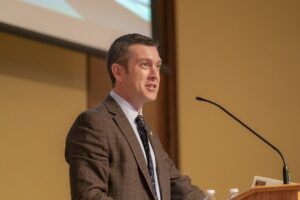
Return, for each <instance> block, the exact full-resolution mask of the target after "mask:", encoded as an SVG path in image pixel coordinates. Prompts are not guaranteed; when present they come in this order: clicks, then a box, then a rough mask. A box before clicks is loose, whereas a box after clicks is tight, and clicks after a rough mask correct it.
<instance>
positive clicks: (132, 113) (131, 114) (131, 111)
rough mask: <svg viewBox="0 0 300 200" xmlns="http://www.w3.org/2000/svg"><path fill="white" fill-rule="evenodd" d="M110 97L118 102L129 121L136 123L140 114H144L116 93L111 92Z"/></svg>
mask: <svg viewBox="0 0 300 200" xmlns="http://www.w3.org/2000/svg"><path fill="white" fill-rule="evenodd" d="M110 96H111V97H112V98H113V99H114V100H116V102H117V103H118V104H119V106H120V107H121V109H122V110H123V112H124V113H125V115H126V117H127V118H128V119H129V121H134V120H135V118H136V117H137V116H138V115H139V114H142V113H139V112H138V111H137V110H136V109H135V108H134V107H133V106H132V105H131V104H130V103H129V102H128V101H126V100H125V99H124V98H122V97H121V96H120V95H118V94H117V93H116V92H115V91H113V90H112V91H110Z"/></svg>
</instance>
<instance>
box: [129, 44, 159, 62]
mask: <svg viewBox="0 0 300 200" xmlns="http://www.w3.org/2000/svg"><path fill="white" fill-rule="evenodd" d="M128 50H129V51H128V53H129V56H130V58H141V59H143V58H145V59H154V60H161V58H160V56H159V53H158V50H157V47H156V46H147V45H142V44H134V45H131V46H129V48H128Z"/></svg>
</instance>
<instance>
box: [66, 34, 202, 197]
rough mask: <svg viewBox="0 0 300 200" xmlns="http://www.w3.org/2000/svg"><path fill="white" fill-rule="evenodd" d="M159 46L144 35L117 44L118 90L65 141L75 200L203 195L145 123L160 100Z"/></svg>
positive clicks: (111, 60) (111, 66)
mask: <svg viewBox="0 0 300 200" xmlns="http://www.w3.org/2000/svg"><path fill="white" fill-rule="evenodd" d="M157 47H158V43H157V42H156V41H154V40H153V39H151V38H148V37H146V36H142V35H139V34H128V35H124V36H121V37H120V38H118V39H116V40H115V41H114V42H113V44H112V45H111V47H110V49H109V51H108V55H107V67H108V71H109V74H110V77H111V80H112V84H113V90H112V91H111V92H110V95H108V97H107V98H106V99H105V100H104V102H103V103H102V104H100V105H99V106H98V107H96V108H94V109H91V110H88V111H85V112H83V113H81V114H80V115H79V117H78V118H77V119H76V121H75V122H74V124H73V126H72V127H71V129H70V131H69V134H68V136H67V140H66V151H65V157H66V160H67V162H68V163H69V165H70V184H71V194H72V199H73V200H79V199H81V200H108V199H114V200H121V199H122V200H154V199H157V200H170V199H173V200H175V199H176V200H196V199H197V200H198V199H203V198H204V194H203V192H202V191H201V190H200V189H199V188H197V187H195V186H193V185H191V183H190V179H189V178H188V177H186V176H181V175H180V173H179V171H178V170H177V169H176V167H175V165H174V164H173V162H172V161H171V160H170V158H169V157H168V155H167V154H166V152H165V151H164V150H163V148H162V146H161V144H160V142H159V140H158V138H157V137H156V136H155V135H154V134H152V133H151V131H150V130H149V128H148V127H147V126H146V125H145V123H144V120H143V117H142V108H143V105H144V103H147V102H149V101H154V100H155V99H156V96H157V93H158V89H159V82H160V74H159V70H160V67H161V62H162V61H161V58H160V56H159V53H158V51H157Z"/></svg>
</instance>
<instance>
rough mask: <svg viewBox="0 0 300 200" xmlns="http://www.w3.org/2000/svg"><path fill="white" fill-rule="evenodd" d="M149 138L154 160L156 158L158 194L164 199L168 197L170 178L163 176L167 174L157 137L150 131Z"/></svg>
mask: <svg viewBox="0 0 300 200" xmlns="http://www.w3.org/2000/svg"><path fill="white" fill-rule="evenodd" d="M149 140H150V142H151V145H152V149H153V151H154V154H155V160H156V172H157V177H158V182H159V186H160V187H159V188H160V194H161V199H162V200H166V199H170V196H169V194H170V180H169V179H168V176H165V175H166V174H169V172H168V168H167V166H166V165H165V164H164V163H165V161H164V160H163V157H162V152H161V151H160V150H159V149H160V148H162V147H161V145H160V143H159V141H158V139H156V138H155V136H153V134H152V133H151V134H150V136H149Z"/></svg>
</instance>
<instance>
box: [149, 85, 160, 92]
mask: <svg viewBox="0 0 300 200" xmlns="http://www.w3.org/2000/svg"><path fill="white" fill-rule="evenodd" d="M146 88H147V90H148V91H150V92H155V91H156V89H157V85H156V84H146Z"/></svg>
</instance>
